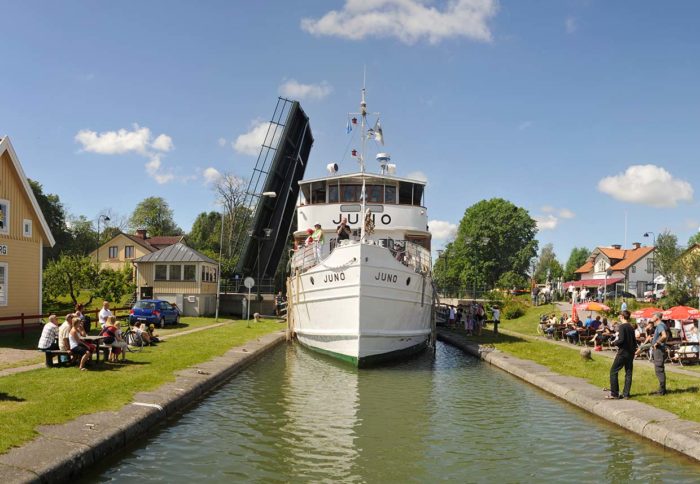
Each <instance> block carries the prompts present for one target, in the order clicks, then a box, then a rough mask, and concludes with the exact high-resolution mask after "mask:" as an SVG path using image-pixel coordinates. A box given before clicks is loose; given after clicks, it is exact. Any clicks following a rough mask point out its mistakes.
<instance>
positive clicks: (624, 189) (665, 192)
mask: <svg viewBox="0 0 700 484" xmlns="http://www.w3.org/2000/svg"><path fill="white" fill-rule="evenodd" d="M598 190H599V191H601V192H603V193H606V194H608V195H610V196H611V197H613V198H614V199H616V200H620V201H623V202H630V203H639V204H643V205H649V206H652V207H659V208H668V207H675V206H676V205H678V202H690V201H692V200H693V187H692V185H691V184H690V183H689V182H687V181H685V180H681V179H679V178H674V177H673V176H672V175H671V173H669V172H668V171H666V170H665V169H664V168H662V167H660V166H656V165H632V166H630V167H628V168H627V170H625V172H624V173H620V174H618V175H615V176H608V177H605V178H603V179H602V180H600V181H599V182H598Z"/></svg>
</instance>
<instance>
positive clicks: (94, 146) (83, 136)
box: [74, 124, 175, 184]
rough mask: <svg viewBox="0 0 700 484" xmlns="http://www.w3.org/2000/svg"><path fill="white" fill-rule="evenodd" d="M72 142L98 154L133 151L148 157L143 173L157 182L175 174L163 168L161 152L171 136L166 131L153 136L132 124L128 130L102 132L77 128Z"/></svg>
mask: <svg viewBox="0 0 700 484" xmlns="http://www.w3.org/2000/svg"><path fill="white" fill-rule="evenodd" d="M74 139H75V141H76V142H77V143H79V144H80V145H82V151H86V152H90V153H97V154H100V155H122V154H127V153H133V154H137V155H139V156H143V157H146V158H148V162H146V164H145V169H146V173H147V174H148V175H149V176H150V177H151V178H153V179H154V180H155V181H156V182H157V183H159V184H164V183H168V182H171V181H173V180H174V179H175V175H174V174H173V173H172V172H171V171H170V170H166V169H164V167H163V162H162V160H161V156H162V155H161V154H162V153H165V152H168V151H171V150H172V149H173V147H174V145H173V139H172V138H171V137H170V136H168V135H167V134H160V135H158V136H157V137H155V139H154V138H153V135H152V134H151V130H150V129H148V128H147V127H141V126H139V125H138V124H134V125H133V126H132V129H131V130H128V129H119V130H117V131H103V132H101V133H98V132H96V131H92V130H89V129H83V130H80V131H78V133H77V134H76V135H75V138H74Z"/></svg>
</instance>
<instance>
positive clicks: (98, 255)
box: [95, 214, 111, 264]
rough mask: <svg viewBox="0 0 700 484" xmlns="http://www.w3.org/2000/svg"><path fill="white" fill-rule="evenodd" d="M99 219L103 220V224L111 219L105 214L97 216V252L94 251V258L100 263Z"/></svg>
mask: <svg viewBox="0 0 700 484" xmlns="http://www.w3.org/2000/svg"><path fill="white" fill-rule="evenodd" d="M100 220H104V221H105V225H107V222H109V221H110V220H111V219H110V218H109V217H108V216H107V215H104V214H103V215H100V216H99V217H97V252H95V258H96V259H97V261H96V262H97V263H98V264H99V263H100Z"/></svg>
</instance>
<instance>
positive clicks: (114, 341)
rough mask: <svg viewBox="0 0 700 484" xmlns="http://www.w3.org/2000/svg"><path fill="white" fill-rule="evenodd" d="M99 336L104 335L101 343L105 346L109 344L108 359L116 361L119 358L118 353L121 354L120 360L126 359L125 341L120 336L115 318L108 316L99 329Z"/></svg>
mask: <svg viewBox="0 0 700 484" xmlns="http://www.w3.org/2000/svg"><path fill="white" fill-rule="evenodd" d="M100 336H105V339H104V340H103V343H104V345H105V346H111V347H112V348H111V350H110V351H109V361H111V362H116V361H117V360H118V359H119V354H120V353H121V354H122V361H124V360H125V359H126V348H127V344H126V341H124V339H123V338H122V335H121V330H120V329H119V326H118V325H117V318H116V317H115V316H113V315H112V316H109V317H108V318H107V322H106V323H105V326H104V328H102V330H101V331H100Z"/></svg>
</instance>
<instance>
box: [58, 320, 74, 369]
mask: <svg viewBox="0 0 700 484" xmlns="http://www.w3.org/2000/svg"><path fill="white" fill-rule="evenodd" d="M71 329H73V313H68V314H66V320H65V321H64V322H63V324H62V325H61V326H59V327H58V349H59V350H61V351H68V352H70V342H69V341H68V334H69V333H70V330H71ZM59 361H60V362H61V363H72V362H73V355H71V356H67V355H61V356H60V357H59Z"/></svg>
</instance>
